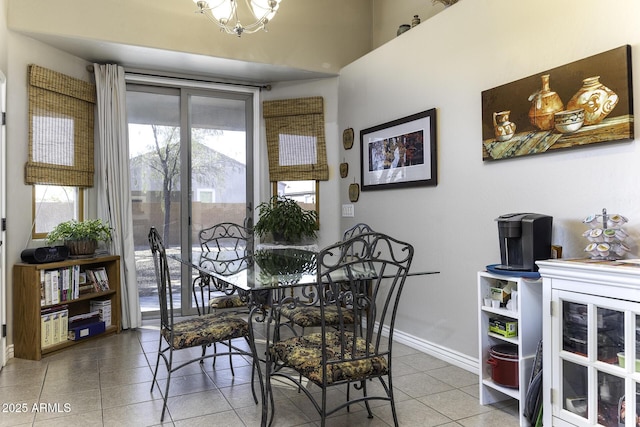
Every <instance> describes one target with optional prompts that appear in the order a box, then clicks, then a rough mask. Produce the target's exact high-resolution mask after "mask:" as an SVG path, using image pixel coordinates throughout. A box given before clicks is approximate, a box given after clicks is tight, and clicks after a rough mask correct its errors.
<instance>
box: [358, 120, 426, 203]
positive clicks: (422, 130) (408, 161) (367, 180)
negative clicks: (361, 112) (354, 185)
mask: <svg viewBox="0 0 640 427" xmlns="http://www.w3.org/2000/svg"><path fill="white" fill-rule="evenodd" d="M360 156H361V163H360V171H361V176H360V178H361V184H362V191H368V190H383V189H389V188H399V187H414V186H427V185H431V186H435V185H437V184H438V173H437V157H436V110H435V108H433V109H430V110H426V111H422V112H420V113H416V114H413V115H411V116H408V117H404V118H402V119H398V120H393V121H391V122H388V123H383V124H381V125H377V126H374V127H370V128H368V129H363V130H361V131H360Z"/></svg>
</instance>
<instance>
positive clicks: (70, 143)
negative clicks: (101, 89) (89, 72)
mask: <svg viewBox="0 0 640 427" xmlns="http://www.w3.org/2000/svg"><path fill="white" fill-rule="evenodd" d="M28 75H29V159H28V161H27V164H26V165H25V183H26V184H31V185H33V193H32V194H33V202H32V215H33V228H32V237H33V238H34V239H41V238H45V237H46V235H47V233H48V232H49V231H50V230H51V229H52V228H53V227H54V226H56V225H57V224H59V223H61V222H64V221H68V220H70V219H75V220H79V221H81V220H82V219H83V218H82V216H83V206H84V203H83V190H82V189H83V188H85V187H92V186H93V176H94V168H93V162H94V155H93V120H94V115H93V108H94V104H95V98H96V89H95V85H93V84H91V83H88V82H85V81H82V80H79V79H76V78H73V77H69V76H66V75H64V74H61V73H58V72H56V71H53V70H48V69H46V68H43V67H39V66H37V65H29V73H28Z"/></svg>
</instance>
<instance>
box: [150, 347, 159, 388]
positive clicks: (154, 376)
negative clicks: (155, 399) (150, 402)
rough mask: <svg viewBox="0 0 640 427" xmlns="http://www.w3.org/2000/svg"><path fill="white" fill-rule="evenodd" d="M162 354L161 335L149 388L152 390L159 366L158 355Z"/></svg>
mask: <svg viewBox="0 0 640 427" xmlns="http://www.w3.org/2000/svg"><path fill="white" fill-rule="evenodd" d="M161 355H162V337H160V344H158V358H157V359H156V368H155V369H154V370H153V380H152V381H151V390H150V391H153V386H154V384H156V376H157V375H158V366H160V356H161Z"/></svg>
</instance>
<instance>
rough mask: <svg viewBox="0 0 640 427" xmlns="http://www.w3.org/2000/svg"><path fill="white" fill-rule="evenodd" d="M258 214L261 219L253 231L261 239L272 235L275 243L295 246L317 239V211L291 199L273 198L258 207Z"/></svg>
mask: <svg viewBox="0 0 640 427" xmlns="http://www.w3.org/2000/svg"><path fill="white" fill-rule="evenodd" d="M258 212H259V219H258V222H256V224H255V226H254V227H253V230H254V231H255V233H256V234H257V235H258V236H260V237H263V236H266V235H268V234H269V233H270V234H271V235H272V236H273V240H274V242H279V243H293V244H295V243H300V242H303V241H304V240H305V239H309V238H311V239H315V238H316V230H317V229H318V222H317V219H318V215H317V213H316V211H311V210H306V209H303V208H302V207H301V206H300V205H299V204H298V202H296V201H295V200H293V199H291V198H289V197H279V196H273V197H272V198H271V199H270V200H269V201H268V202H262V203H260V204H259V205H258Z"/></svg>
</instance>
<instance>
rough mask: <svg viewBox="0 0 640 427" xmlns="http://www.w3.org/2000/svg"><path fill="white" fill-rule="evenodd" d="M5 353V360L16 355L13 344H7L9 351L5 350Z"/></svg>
mask: <svg viewBox="0 0 640 427" xmlns="http://www.w3.org/2000/svg"><path fill="white" fill-rule="evenodd" d="M4 355H5V358H4V360H5V362H6V361H8V360H9V359H13V357H14V355H15V353H14V351H13V344H11V345H8V346H7V351H6V352H5V354H4Z"/></svg>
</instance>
